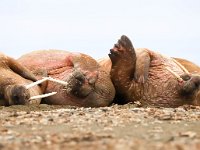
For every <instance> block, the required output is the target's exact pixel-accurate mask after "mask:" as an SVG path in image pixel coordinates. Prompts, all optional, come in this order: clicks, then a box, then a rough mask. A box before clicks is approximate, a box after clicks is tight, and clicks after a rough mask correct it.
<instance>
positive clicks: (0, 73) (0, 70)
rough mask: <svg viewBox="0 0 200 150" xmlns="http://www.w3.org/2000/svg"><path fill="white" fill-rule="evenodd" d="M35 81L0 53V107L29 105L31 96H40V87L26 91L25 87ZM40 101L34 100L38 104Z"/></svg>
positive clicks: (32, 76)
mask: <svg viewBox="0 0 200 150" xmlns="http://www.w3.org/2000/svg"><path fill="white" fill-rule="evenodd" d="M35 81H37V79H36V77H35V76H34V75H33V74H32V73H31V71H29V70H27V69H26V68H25V67H24V66H23V65H20V64H19V63H18V62H17V61H16V60H15V59H13V58H11V57H8V56H6V55H4V54H2V53H0V105H1V106H2V105H3V106H9V105H19V104H20V105H26V104H30V102H31V101H30V100H29V98H30V97H31V96H35V95H40V94H42V92H43V91H42V89H41V87H40V86H34V87H32V88H30V89H26V87H25V86H26V85H28V84H30V83H32V82H35ZM40 101H41V99H37V100H35V103H36V104H38V103H40Z"/></svg>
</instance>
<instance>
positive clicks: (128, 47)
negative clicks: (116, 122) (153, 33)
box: [100, 36, 200, 107]
mask: <svg viewBox="0 0 200 150" xmlns="http://www.w3.org/2000/svg"><path fill="white" fill-rule="evenodd" d="M110 52H111V53H110V54H109V57H110V59H111V61H112V68H111V78H112V81H113V83H114V86H115V88H116V93H117V98H118V99H117V102H118V103H127V102H134V101H136V100H137V101H140V102H141V103H142V104H143V105H154V106H162V107H178V106H180V105H184V104H193V105H199V104H200V102H199V98H198V97H199V96H197V93H198V91H199V85H200V77H199V76H195V75H192V74H191V75H186V74H185V72H184V71H183V70H182V69H181V68H180V67H179V66H178V65H177V64H176V63H175V62H174V61H173V60H172V59H171V58H168V57H165V56H163V55H161V54H159V53H156V52H153V51H151V50H149V49H137V50H135V49H134V48H133V46H132V43H131V41H130V40H129V39H128V38H127V37H126V36H122V37H121V39H120V40H119V41H118V43H117V44H115V46H114V48H113V49H111V51H110ZM136 54H137V56H136ZM100 63H101V65H102V64H103V63H108V62H106V61H105V60H103V59H102V60H100ZM107 66H108V65H107ZM166 67H168V68H170V69H171V70H172V71H174V72H175V73H177V74H178V75H180V76H182V77H183V79H184V80H185V81H183V82H182V83H180V82H179V81H178V80H177V79H176V77H175V76H174V75H172V74H171V72H169V71H168V70H167V69H166ZM104 69H106V70H107V71H108V70H109V66H108V67H104Z"/></svg>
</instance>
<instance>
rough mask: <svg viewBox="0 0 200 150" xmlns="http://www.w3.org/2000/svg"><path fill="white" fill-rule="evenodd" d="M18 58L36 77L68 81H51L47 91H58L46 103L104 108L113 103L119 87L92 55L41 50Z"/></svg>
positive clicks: (46, 99) (45, 100)
mask: <svg viewBox="0 0 200 150" xmlns="http://www.w3.org/2000/svg"><path fill="white" fill-rule="evenodd" d="M18 61H19V62H20V63H21V64H23V65H25V66H26V67H27V68H29V69H30V70H31V71H32V72H33V73H34V74H35V75H36V76H38V77H39V76H41V75H40V72H46V73H47V75H48V76H50V77H52V78H55V79H60V80H63V81H66V82H68V83H69V84H68V85H66V86H65V85H60V84H58V83H54V82H50V81H49V82H48V86H47V89H46V93H48V92H58V93H57V94H56V95H54V96H51V97H48V98H45V99H44V103H47V104H60V105H72V106H79V107H100V106H108V105H109V104H111V103H112V101H113V98H114V95H115V89H114V86H113V84H112V82H111V79H110V75H109V74H108V73H106V72H105V71H103V70H102V69H101V68H100V66H99V64H98V63H97V62H96V61H95V60H94V59H93V58H91V57H90V56H88V55H85V54H81V53H70V52H67V51H61V50H41V51H34V52H31V53H29V54H26V55H24V56H22V57H21V58H19V59H18Z"/></svg>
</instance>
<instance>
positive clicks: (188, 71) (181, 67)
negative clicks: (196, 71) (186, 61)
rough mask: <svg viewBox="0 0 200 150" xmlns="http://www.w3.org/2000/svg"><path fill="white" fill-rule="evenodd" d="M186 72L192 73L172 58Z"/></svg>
mask: <svg viewBox="0 0 200 150" xmlns="http://www.w3.org/2000/svg"><path fill="white" fill-rule="evenodd" d="M172 60H173V61H174V62H175V63H176V64H177V65H178V66H179V67H180V68H181V69H182V70H183V71H184V72H185V73H187V74H190V73H189V71H188V70H187V69H186V68H185V67H184V66H183V65H181V64H180V63H179V62H178V61H176V60H175V59H172Z"/></svg>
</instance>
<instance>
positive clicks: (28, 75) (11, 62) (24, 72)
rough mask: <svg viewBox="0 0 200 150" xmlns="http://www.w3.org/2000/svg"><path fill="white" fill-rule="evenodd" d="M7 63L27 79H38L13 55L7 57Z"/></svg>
mask: <svg viewBox="0 0 200 150" xmlns="http://www.w3.org/2000/svg"><path fill="white" fill-rule="evenodd" d="M7 63H8V66H9V68H10V69H11V70H12V71H13V72H15V73H17V74H19V75H20V76H22V77H23V78H25V79H28V80H31V81H33V82H35V81H37V79H36V77H35V76H34V75H33V74H32V73H31V71H29V70H28V69H27V68H25V67H24V66H23V65H21V64H19V63H18V62H17V61H16V60H15V59H13V58H11V57H7Z"/></svg>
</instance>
